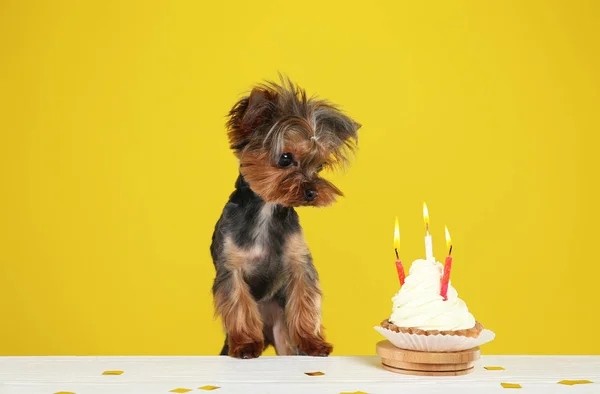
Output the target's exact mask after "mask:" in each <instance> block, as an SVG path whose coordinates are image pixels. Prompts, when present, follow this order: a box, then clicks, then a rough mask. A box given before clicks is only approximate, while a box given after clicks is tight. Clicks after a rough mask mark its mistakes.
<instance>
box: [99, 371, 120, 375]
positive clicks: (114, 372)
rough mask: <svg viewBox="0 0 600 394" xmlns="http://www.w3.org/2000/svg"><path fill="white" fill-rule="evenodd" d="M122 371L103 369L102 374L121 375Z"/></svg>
mask: <svg viewBox="0 0 600 394" xmlns="http://www.w3.org/2000/svg"><path fill="white" fill-rule="evenodd" d="M122 374H123V371H104V372H102V375H122Z"/></svg>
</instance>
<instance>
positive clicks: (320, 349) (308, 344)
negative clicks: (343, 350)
mask: <svg viewBox="0 0 600 394" xmlns="http://www.w3.org/2000/svg"><path fill="white" fill-rule="evenodd" d="M298 350H299V351H300V354H303V355H306V356H316V357H327V356H329V354H331V352H332V351H333V345H332V344H330V343H327V342H325V341H322V340H314V341H303V343H302V344H301V345H300V346H299V347H298Z"/></svg>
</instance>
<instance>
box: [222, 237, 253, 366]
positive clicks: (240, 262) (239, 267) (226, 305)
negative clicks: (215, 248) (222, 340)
mask: <svg viewBox="0 0 600 394" xmlns="http://www.w3.org/2000/svg"><path fill="white" fill-rule="evenodd" d="M223 257H224V260H223V261H222V262H221V264H219V265H218V267H217V276H216V278H215V282H214V284H213V295H214V301H215V311H216V313H217V314H218V315H220V316H221V319H222V321H223V326H224V328H225V332H226V333H227V338H228V347H229V349H228V350H229V355H230V356H233V357H237V358H254V357H258V356H260V355H261V354H262V352H263V350H264V339H263V323H262V319H261V316H260V312H259V310H258V305H257V303H256V301H255V300H254V298H253V297H252V294H251V293H250V288H249V286H248V284H247V283H246V281H245V280H244V275H243V269H244V264H245V262H246V261H245V260H246V259H245V256H244V254H243V253H242V252H240V251H239V249H236V248H235V247H232V246H231V243H230V242H226V245H225V250H224V254H223Z"/></svg>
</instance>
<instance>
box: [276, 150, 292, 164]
mask: <svg viewBox="0 0 600 394" xmlns="http://www.w3.org/2000/svg"><path fill="white" fill-rule="evenodd" d="M293 163H294V156H293V155H292V154H291V153H284V154H283V155H281V157H280V158H279V163H277V164H278V165H279V167H289V166H291V165H292V164H293Z"/></svg>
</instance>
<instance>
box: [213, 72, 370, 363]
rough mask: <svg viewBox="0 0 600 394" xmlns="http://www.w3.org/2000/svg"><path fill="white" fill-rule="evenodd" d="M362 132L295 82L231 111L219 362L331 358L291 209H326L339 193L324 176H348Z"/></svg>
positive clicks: (222, 222) (262, 90)
mask: <svg viewBox="0 0 600 394" xmlns="http://www.w3.org/2000/svg"><path fill="white" fill-rule="evenodd" d="M359 128H360V125H359V124H358V123H356V122H355V121H353V120H352V119H350V118H349V117H348V116H346V115H344V114H343V113H342V112H341V111H340V110H339V109H338V108H337V107H336V106H335V105H333V104H331V103H329V102H327V101H325V100H321V99H317V98H315V97H310V98H307V96H306V92H305V91H304V90H303V89H301V88H299V87H298V86H296V85H294V84H293V83H292V82H291V81H290V80H289V79H287V78H286V79H284V78H281V82H280V83H279V84H277V83H274V82H266V83H264V84H261V85H258V86H256V87H255V88H254V89H252V91H251V93H250V94H249V96H248V97H244V98H242V99H241V100H240V101H238V102H237V103H236V104H235V106H234V107H233V108H232V109H231V111H230V112H229V116H228V121H227V130H228V137H229V142H230V146H231V149H232V150H233V152H234V153H235V155H236V156H237V158H238V159H239V162H240V167H239V172H240V174H239V176H238V178H237V181H236V184H235V191H234V192H233V193H232V194H231V195H230V197H229V201H228V202H227V204H226V205H225V208H224V209H223V212H222V214H221V217H220V218H219V220H218V221H217V224H216V226H215V230H214V234H213V238H212V244H211V247H210V251H211V255H212V258H213V262H214V265H215V268H216V277H215V280H214V284H213V287H212V292H213V297H214V303H215V314H216V315H218V316H220V317H221V319H222V322H223V326H224V329H225V333H226V338H225V344H224V346H223V349H222V350H221V355H229V356H232V357H237V358H255V357H259V356H260V355H261V354H262V352H263V351H264V350H265V349H266V348H267V347H268V346H269V345H272V346H274V348H275V351H276V353H277V354H278V355H310V356H328V355H329V354H330V353H331V351H332V349H333V346H332V345H331V344H329V343H327V342H326V340H325V336H324V333H323V326H322V325H321V288H320V285H319V277H318V274H317V271H316V269H315V266H314V265H313V261H312V256H311V253H310V251H309V249H308V246H307V244H306V241H305V239H304V235H303V233H302V228H301V227H300V222H299V220H298V214H297V213H296V211H295V210H294V207H303V206H312V207H324V206H327V205H330V204H332V203H333V202H334V201H335V199H336V197H338V196H342V192H341V191H340V190H339V189H338V188H337V187H335V186H334V185H333V184H332V183H330V182H328V181H326V180H325V179H323V178H322V177H321V176H320V173H321V170H323V169H327V168H329V169H337V168H340V167H344V166H345V165H346V164H348V163H349V161H350V156H351V153H352V152H353V150H354V149H355V147H356V144H357V142H358V134H357V131H358V129H359Z"/></svg>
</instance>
